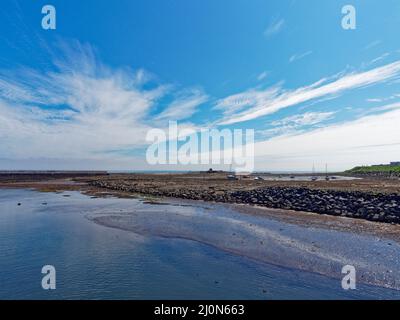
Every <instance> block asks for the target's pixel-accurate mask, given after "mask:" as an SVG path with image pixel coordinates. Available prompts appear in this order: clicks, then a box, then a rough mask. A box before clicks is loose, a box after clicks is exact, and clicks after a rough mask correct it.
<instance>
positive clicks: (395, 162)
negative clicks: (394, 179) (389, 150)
mask: <svg viewBox="0 0 400 320" xmlns="http://www.w3.org/2000/svg"><path fill="white" fill-rule="evenodd" d="M390 165H391V166H400V161H392V162H390Z"/></svg>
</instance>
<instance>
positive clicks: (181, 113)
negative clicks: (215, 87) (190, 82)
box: [156, 89, 208, 121]
mask: <svg viewBox="0 0 400 320" xmlns="http://www.w3.org/2000/svg"><path fill="white" fill-rule="evenodd" d="M207 100H208V97H207V95H206V94H204V92H203V91H201V90H199V89H191V90H186V91H185V92H183V93H181V94H180V95H179V96H178V97H177V98H176V99H175V100H174V101H173V102H172V103H171V104H170V105H169V106H168V107H167V109H165V110H164V111H163V112H161V113H160V114H159V115H158V116H157V117H156V119H157V120H175V121H178V120H183V119H186V118H189V117H191V116H192V115H193V114H194V113H195V112H196V111H197V107H198V106H200V105H201V104H203V103H205V102H206V101H207Z"/></svg>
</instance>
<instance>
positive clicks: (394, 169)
mask: <svg viewBox="0 0 400 320" xmlns="http://www.w3.org/2000/svg"><path fill="white" fill-rule="evenodd" d="M346 173H353V174H355V173H359V174H368V173H400V166H392V165H374V166H361V167H355V168H353V169H350V170H347V171H346Z"/></svg>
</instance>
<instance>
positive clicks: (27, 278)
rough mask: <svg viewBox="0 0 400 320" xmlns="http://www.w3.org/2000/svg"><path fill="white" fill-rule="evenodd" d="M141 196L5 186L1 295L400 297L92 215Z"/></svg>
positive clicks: (0, 214) (0, 217) (0, 202)
mask: <svg viewBox="0 0 400 320" xmlns="http://www.w3.org/2000/svg"><path fill="white" fill-rule="evenodd" d="M139 201H140V200H137V199H129V200H128V199H116V198H106V199H103V198H90V197H87V196H85V195H82V194H80V193H78V192H66V193H61V194H56V193H39V192H36V191H31V190H16V189H13V190H7V189H4V190H1V189H0V299H334V298H339V299H357V298H363V299H371V298H381V299H383V298H389V299H398V298H400V292H399V291H395V290H388V289H383V288H378V287H373V286H366V285H358V287H357V290H354V291H351V292H348V291H344V290H342V289H341V285H340V281H338V280H337V279H331V278H328V277H323V276H320V275H316V274H312V273H307V272H301V271H297V270H291V269H287V268H282V267H277V266H273V265H269V264H264V263H259V262H256V261H253V260H251V259H247V258H244V257H241V256H236V255H233V254H229V253H226V252H224V251H222V250H218V249H216V248H214V247H211V246H207V245H204V244H201V243H198V242H195V241H190V240H184V239H174V238H161V237H156V236H143V235H137V234H135V233H132V232H128V231H122V230H118V229H113V228H108V227H104V226H101V225H98V224H96V223H94V222H93V221H90V220H89V219H87V217H86V216H87V215H88V213H90V212H91V210H93V211H98V210H100V209H102V208H103V209H104V210H109V209H110V208H113V207H115V206H118V205H119V204H121V202H124V205H125V206H129V205H132V207H133V208H134V207H135V206H137V203H138V202H139ZM18 203H21V205H20V206H18V205H17V204H18ZM142 205H143V204H142ZM146 206H148V207H149V208H151V207H152V206H154V205H152V204H147V205H146ZM216 214H217V213H216ZM48 264H49V265H54V266H55V268H56V270H57V289H56V290H51V291H45V290H43V289H42V288H41V279H42V274H41V268H42V266H44V265H48Z"/></svg>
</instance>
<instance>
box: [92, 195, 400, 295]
mask: <svg viewBox="0 0 400 320" xmlns="http://www.w3.org/2000/svg"><path fill="white" fill-rule="evenodd" d="M304 214H305V215H310V214H308V213H304ZM295 216H296V217H295ZM88 217H89V218H90V219H91V220H93V221H95V222H96V223H99V224H101V225H105V226H108V227H113V228H118V229H122V230H127V231H131V232H134V233H138V234H141V235H147V236H148V235H150V236H157V237H166V238H182V239H187V240H192V241H197V242H201V243H204V244H207V245H210V246H213V247H216V248H218V249H220V250H224V251H227V252H230V253H234V254H237V255H241V256H245V257H248V258H251V259H255V260H257V261H261V262H265V263H269V264H275V265H279V266H284V267H289V268H295V269H300V270H304V271H309V272H314V273H318V274H322V275H326V276H329V277H333V278H338V279H341V278H342V277H343V275H342V274H341V270H342V267H343V266H345V265H348V264H349V265H353V266H354V267H355V268H356V270H357V279H358V281H360V282H362V283H366V284H372V285H377V286H382V287H386V288H392V289H397V290H399V289H400V282H399V279H400V260H399V252H400V243H399V242H398V237H397V236H395V234H396V232H398V231H399V227H398V226H390V225H389V226H387V225H386V226H381V225H379V226H377V224H376V223H371V222H364V221H358V220H357V221H355V220H353V219H344V218H338V217H322V216H315V215H314V216H311V217H310V216H308V217H307V219H308V222H307V223H304V222H302V221H301V217H299V216H298V213H297V212H296V213H295V214H293V212H290V211H285V210H272V209H267V210H266V209H264V208H251V209H249V208H246V206H238V205H224V204H209V203H199V202H197V201H181V200H172V201H167V202H164V203H158V205H156V206H153V207H152V208H150V209H149V208H143V209H141V208H136V209H135V210H129V209H128V210H123V209H122V211H115V210H114V209H110V208H109V209H107V210H101V211H100V212H93V213H92V214H90V215H89V216H88ZM333 225H334V227H332V226H333Z"/></svg>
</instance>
